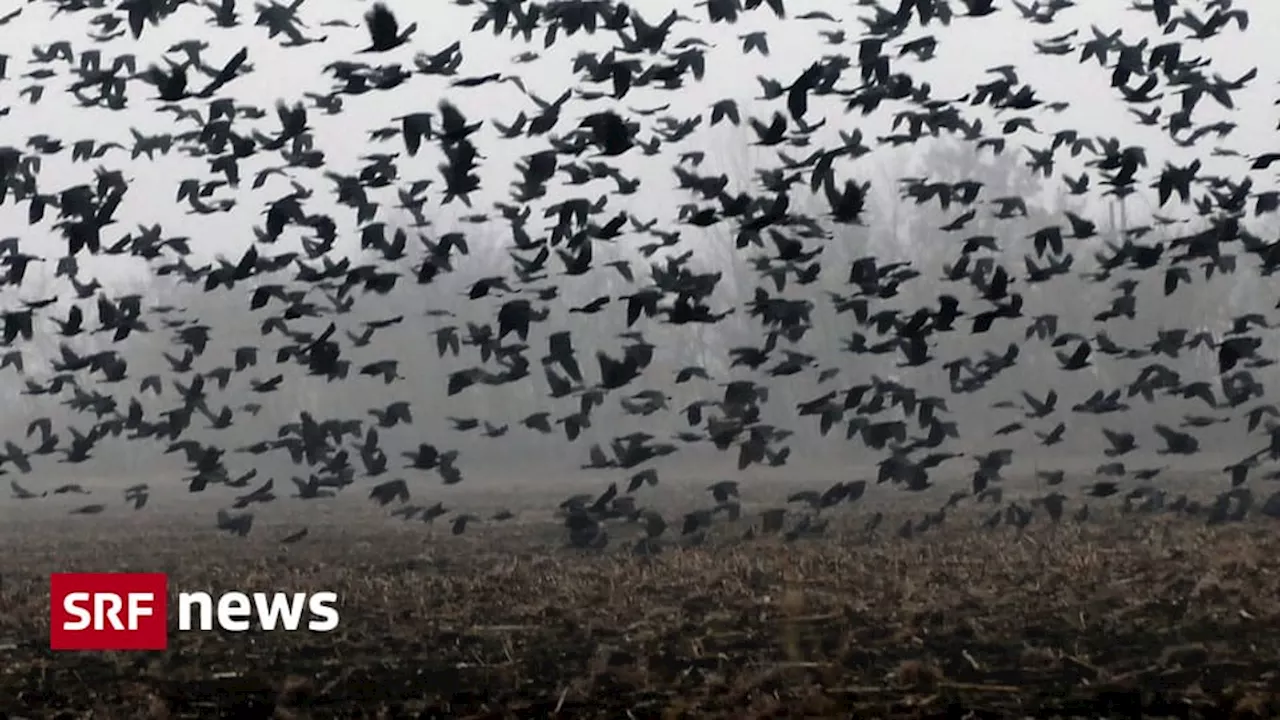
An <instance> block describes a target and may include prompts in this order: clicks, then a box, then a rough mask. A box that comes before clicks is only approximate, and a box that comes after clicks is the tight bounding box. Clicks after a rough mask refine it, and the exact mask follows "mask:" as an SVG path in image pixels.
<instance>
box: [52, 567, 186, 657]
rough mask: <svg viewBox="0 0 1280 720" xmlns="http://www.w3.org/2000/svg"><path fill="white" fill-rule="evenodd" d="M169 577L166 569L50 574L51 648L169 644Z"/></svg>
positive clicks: (163, 646) (157, 646) (146, 647)
mask: <svg viewBox="0 0 1280 720" xmlns="http://www.w3.org/2000/svg"><path fill="white" fill-rule="evenodd" d="M168 604H169V578H168V576H167V575H165V574H164V573H54V574H52V575H50V576H49V648H50V649H51V650H164V649H166V648H168V647H169V622H168V615H167V612H166V611H167V610H168Z"/></svg>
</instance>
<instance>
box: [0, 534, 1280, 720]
mask: <svg viewBox="0 0 1280 720" xmlns="http://www.w3.org/2000/svg"><path fill="white" fill-rule="evenodd" d="M849 524H850V525H856V524H858V523H857V521H854V520H851V521H850V523H849ZM77 527H78V526H77V525H76V524H74V523H66V524H63V525H61V526H60V527H57V528H50V529H48V530H47V532H46V533H44V534H41V535H35V534H32V533H29V532H27V533H23V534H21V535H20V536H17V535H14V534H12V533H6V535H8V537H6V538H5V544H6V546H7V547H10V548H12V552H11V553H10V554H9V555H7V556H6V558H5V559H4V560H3V561H0V562H2V564H0V574H3V578H4V585H3V589H2V591H0V607H2V608H3V610H4V613H3V620H0V623H2V624H0V647H3V648H4V649H3V650H2V651H0V657H2V658H3V662H4V673H3V676H2V677H0V702H2V703H3V706H0V710H3V711H6V712H10V713H14V714H19V715H28V716H47V715H50V714H55V715H56V714H57V713H58V712H60V711H65V712H66V713H69V714H68V715H67V716H68V717H70V716H79V715H82V714H84V713H90V712H92V713H95V714H97V715H99V716H108V717H125V716H132V717H208V716H211V715H217V714H220V713H221V714H225V713H236V714H238V715H239V716H242V717H271V716H277V717H333V716H340V717H359V716H376V715H379V714H381V715H385V716H404V715H410V716H413V715H417V714H419V713H428V714H431V713H434V714H435V715H436V716H445V715H447V716H451V717H467V716H479V717H547V716H549V715H552V714H555V713H558V714H559V715H561V716H566V717H567V716H575V717H580V716H595V717H626V716H627V713H628V712H630V713H631V715H632V716H634V717H691V716H699V717H706V716H721V717H744V716H752V715H760V716H763V715H770V716H772V715H774V714H782V715H784V716H801V715H804V716H807V717H815V716H818V717H822V716H831V717H837V716H841V715H842V713H845V712H847V709H848V708H853V709H855V710H857V711H858V712H859V713H860V714H865V715H867V716H870V715H875V716H904V717H907V716H910V717H930V716H946V715H948V714H949V713H954V712H957V711H959V710H961V709H972V710H983V711H987V712H990V713H992V714H993V715H994V716H1006V715H1007V716H1023V715H1036V714H1052V713H1055V712H1056V713H1065V714H1068V715H1070V714H1083V715H1089V716H1124V715H1126V714H1130V715H1131V714H1133V713H1135V712H1145V713H1148V714H1157V715H1159V714H1171V715H1178V716H1186V715H1191V716H1196V715H1201V716H1208V715H1210V714H1212V713H1214V712H1221V711H1223V710H1226V711H1228V712H1239V713H1245V714H1247V713H1249V712H1253V713H1255V715H1256V716H1262V717H1265V716H1272V715H1274V714H1275V713H1277V712H1280V704H1277V692H1280V678H1277V671H1276V668H1280V662H1278V660H1280V601H1277V598H1280V593H1278V592H1277V591H1280V587H1277V586H1278V585H1280V580H1277V578H1278V577H1280V574H1277V570H1278V569H1280V567H1278V566H1280V560H1277V552H1276V550H1277V549H1280V547H1278V545H1280V544H1278V543H1277V542H1276V540H1275V538H1274V532H1273V530H1272V528H1270V527H1268V526H1266V525H1260V524H1252V523H1251V524H1246V525H1244V526H1240V527H1228V528H1221V529H1205V528H1203V527H1200V526H1198V525H1196V524H1194V523H1192V522H1189V521H1180V520H1175V519H1164V518H1155V519H1143V520H1141V521H1135V520H1133V519H1132V518H1127V519H1124V520H1123V521H1121V522H1116V521H1105V520H1104V521H1102V522H1099V523H1091V524H1089V525H1084V526H1061V527H1050V526H1048V525H1033V526H1032V527H1031V528H1029V529H1028V530H1027V531H1025V532H1022V533H1017V532H1013V531H1005V530H1000V531H996V532H983V531H974V530H971V529H968V527H962V526H960V525H959V524H957V525H954V526H945V527H944V528H943V529H942V531H940V532H939V533H938V534H936V535H926V536H925V537H923V538H920V539H916V540H912V541H902V540H897V539H886V540H877V541H872V542H865V541H863V540H862V539H861V537H860V536H859V535H857V534H856V533H855V534H845V533H843V532H842V531H841V530H840V529H837V537H835V538H832V539H827V540H820V541H805V540H801V541H798V542H794V543H785V542H781V541H779V540H776V539H772V538H770V539H761V540H755V541H751V542H729V541H727V540H725V541H717V542H713V543H711V544H709V545H708V546H705V547H699V548H691V549H675V550H671V551H669V552H667V553H664V554H662V555H659V556H656V557H636V556H633V555H630V554H622V553H609V554H603V555H598V554H583V553H578V552H570V551H563V550H560V551H556V550H552V549H550V548H544V549H530V548H529V547H528V545H527V543H528V537H527V536H522V535H521V532H520V529H519V528H518V527H517V528H516V529H515V531H514V532H513V533H510V534H508V532H507V531H506V530H503V529H493V528H486V529H485V530H486V531H485V532H481V533H477V534H476V535H475V536H471V535H470V533H468V535H464V536H462V537H460V538H455V537H452V536H448V535H447V533H436V534H435V535H434V536H433V537H431V538H427V537H426V536H425V533H424V532H423V531H421V530H420V529H418V528H414V529H413V530H406V529H405V528H404V527H403V526H399V525H390V526H389V525H387V524H386V523H377V524H373V523H353V524H352V525H350V526H333V527H327V528H325V529H324V531H322V532H318V533H316V534H314V535H313V536H311V537H309V538H308V539H307V540H304V541H303V542H302V543H300V544H298V545H295V546H288V547H284V546H280V545H279V544H278V543H277V542H275V539H276V538H278V536H279V533H278V531H277V529H276V528H274V527H272V526H270V525H266V526H263V527H261V528H255V531H254V533H253V534H252V535H251V536H250V537H249V538H246V539H243V540H241V539H236V538H229V537H222V536H216V535H211V534H209V533H207V532H193V531H191V530H189V529H187V528H184V527H182V526H180V525H174V524H170V525H164V524H159V523H157V524H154V525H148V524H147V523H146V522H143V523H141V524H139V525H137V526H135V527H132V528H131V529H128V530H125V529H116V530H114V531H113V530H109V529H107V528H105V527H103V528H98V529H97V530H95V531H94V533H93V535H92V536H90V535H88V534H80V535H79V537H77V532H76V529H77ZM79 527H80V528H81V529H83V526H79ZM414 530H416V531H414ZM157 566H159V567H160V568H162V569H166V570H168V571H170V572H171V573H173V579H172V584H173V585H174V586H175V587H181V588H184V589H191V588H195V589H206V588H207V589H211V590H219V589H230V588H232V587H235V588H239V589H245V588H249V589H256V588H257V587H258V586H263V589H275V588H277V587H283V588H284V589H298V590H311V589H320V588H325V589H334V590H337V591H338V592H339V593H340V594H341V595H342V598H343V600H342V608H341V609H342V613H343V625H342V627H341V628H340V629H339V630H337V631H335V632H333V633H328V634H305V633H299V634H284V633H270V634H264V633H246V634H243V635H230V634H221V633H190V634H179V635H176V636H175V637H174V639H173V645H174V647H173V649H172V650H171V651H169V652H168V653H164V654H146V653H140V654H134V653H119V654H87V653H60V654H53V653H51V652H49V651H48V650H47V630H48V628H47V617H48V605H47V603H48V587H47V578H46V577H45V576H44V575H45V573H47V572H48V571H49V570H51V569H70V568H74V569H84V570H88V569H121V568H127V569H157Z"/></svg>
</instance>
